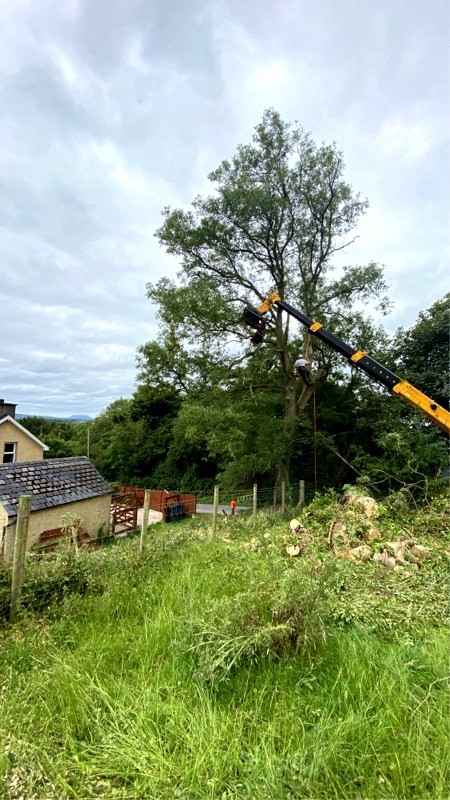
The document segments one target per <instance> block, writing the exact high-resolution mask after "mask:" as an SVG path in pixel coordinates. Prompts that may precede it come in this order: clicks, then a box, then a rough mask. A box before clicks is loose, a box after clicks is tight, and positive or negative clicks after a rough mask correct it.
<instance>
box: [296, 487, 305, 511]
mask: <svg viewBox="0 0 450 800" xmlns="http://www.w3.org/2000/svg"><path fill="white" fill-rule="evenodd" d="M304 505H305V481H299V482H298V504H297V507H298V508H303V506H304Z"/></svg>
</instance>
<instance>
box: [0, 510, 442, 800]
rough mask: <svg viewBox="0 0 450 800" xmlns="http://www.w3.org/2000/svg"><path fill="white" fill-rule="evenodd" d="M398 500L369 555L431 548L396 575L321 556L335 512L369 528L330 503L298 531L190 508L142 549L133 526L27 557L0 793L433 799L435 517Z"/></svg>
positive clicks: (5, 661)
mask: <svg viewBox="0 0 450 800" xmlns="http://www.w3.org/2000/svg"><path fill="white" fill-rule="evenodd" d="M398 500H399V497H397V498H394V499H393V500H391V501H390V503H389V505H384V506H381V507H380V508H379V509H378V515H377V517H376V522H375V523H373V521H372V523H371V524H376V526H377V529H378V530H379V532H380V534H381V539H377V540H376V541H374V542H373V543H372V544H371V549H372V551H377V550H378V551H381V550H382V549H383V547H384V545H383V542H386V541H390V542H392V541H395V540H399V539H405V540H406V539H408V540H410V541H411V540H414V541H416V542H417V543H418V544H421V545H425V546H426V547H427V548H429V549H428V550H427V551H426V553H427V555H426V558H425V559H424V560H421V559H416V562H417V563H414V560H413V561H410V562H405V563H404V564H402V565H401V566H397V567H396V568H395V569H388V568H387V567H386V566H384V565H383V564H381V563H377V562H376V561H374V560H373V559H371V560H367V561H353V560H350V559H349V558H346V557H338V556H337V555H336V554H335V553H333V552H331V550H330V548H329V546H328V544H327V540H328V537H329V531H330V526H331V524H332V522H333V520H334V519H336V518H340V519H343V515H344V517H345V524H346V536H347V539H348V541H347V542H346V543H345V544H347V545H349V546H350V547H352V546H355V544H356V545H357V544H358V543H359V544H361V542H362V540H363V537H365V536H366V533H367V522H366V521H365V520H364V519H362V517H361V516H360V515H359V514H358V513H357V512H356V511H354V510H353V511H351V512H350V511H345V510H343V509H342V507H341V506H339V505H338V504H337V501H336V498H334V497H333V496H332V495H330V496H327V497H321V498H317V499H316V500H315V501H314V503H313V504H312V505H310V506H309V507H308V509H307V510H306V511H304V512H302V515H301V516H300V517H299V518H300V520H301V522H302V524H303V529H302V530H301V531H300V532H297V533H294V532H291V530H290V527H289V519H290V518H289V517H285V518H283V517H281V516H280V515H279V514H272V515H270V514H266V515H260V516H258V517H257V518H255V519H253V518H251V517H248V518H247V517H244V516H237V517H235V518H233V519H229V520H228V524H223V523H222V522H221V523H220V525H219V527H218V532H217V536H216V537H215V538H212V537H211V530H210V524H211V522H210V520H201V519H193V520H188V521H186V522H183V523H179V524H178V525H174V526H168V525H163V524H159V525H155V526H153V527H151V528H150V529H149V533H148V539H147V544H146V551H145V555H144V558H143V560H141V561H140V560H139V547H138V540H137V538H133V539H126V540H121V541H116V542H115V543H114V544H113V545H111V546H109V547H106V548H104V549H102V550H100V551H97V552H93V553H83V552H80V553H79V555H78V556H75V555H74V554H72V553H70V552H69V551H65V552H63V553H62V554H61V555H60V556H58V557H57V558H56V559H53V560H52V561H49V562H39V563H30V564H29V566H28V567H27V577H26V580H27V582H26V586H25V589H24V604H25V615H24V618H23V620H22V621H21V622H20V623H19V624H17V625H15V626H14V627H11V626H9V625H8V624H7V623H6V622H4V623H2V624H1V625H0V797H2V798H8V800H12V798H15V799H16V800H17V799H18V798H26V800H38V799H39V800H44V799H46V800H50V798H51V800H59V799H61V800H62V799H63V798H64V799H66V798H80V799H81V798H83V800H85V799H86V800H87V799H89V800H90V799H91V798H98V797H103V798H111V799H115V798H123V800H125V798H127V799H129V800H144V798H145V799H148V800H160V799H161V800H163V798H164V799H167V800H174V798H186V799H189V800H200V799H202V800H203V799H206V798H211V799H212V798H214V799H215V798H217V799H218V800H296V799H297V798H304V799H305V800H306V799H308V800H321V799H322V798H323V800H331V799H332V798H339V799H340V800H341V799H342V800H350V799H351V798H357V800H369V799H370V800H375V798H376V799H377V800H388V799H389V800H392V799H393V798H404V799H405V800H406V798H420V799H421V800H422V798H429V799H430V800H439V799H441V800H448V798H449V796H450V781H449V774H448V764H449V763H450V758H449V752H448V740H449V736H448V734H449V710H450V703H449V680H448V672H449V669H448V667H449V664H448V654H449V638H448V627H447V611H448V607H447V601H448V600H447V599H448V589H449V587H448V566H449V557H450V543H449V537H448V532H447V531H446V525H447V520H448V515H447V510H446V507H445V501H444V499H443V498H436V499H435V500H433V501H432V502H430V503H429V504H427V505H426V506H424V507H422V508H410V507H407V506H406V505H405V504H404V503H403V501H401V502H398V503H397V501H398ZM400 500H401V497H400ZM296 543H297V544H298V543H300V545H301V548H302V550H301V554H300V555H299V556H298V557H295V558H294V557H289V555H287V552H286V547H287V546H289V545H292V544H296ZM343 548H344V543H343ZM342 552H344V549H343V550H342ZM7 578H8V576H7V574H6V573H5V572H3V573H0V608H2V607H3V609H5V606H6V596H7ZM2 604H3V605H2Z"/></svg>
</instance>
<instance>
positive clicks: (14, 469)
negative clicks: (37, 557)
mask: <svg viewBox="0 0 450 800" xmlns="http://www.w3.org/2000/svg"><path fill="white" fill-rule="evenodd" d="M24 494H26V495H31V515H30V524H29V529H28V539H27V550H31V549H35V548H36V547H38V546H39V544H40V542H42V540H44V539H46V538H47V537H48V536H49V535H55V536H57V535H58V531H59V530H60V528H61V521H62V517H63V516H64V514H66V513H67V512H71V513H73V514H76V515H77V516H79V517H80V518H81V523H80V525H81V528H82V530H83V531H85V532H86V533H87V534H88V535H89V536H90V537H92V538H96V537H97V536H98V534H99V531H100V530H102V529H103V530H105V531H106V530H108V528H109V524H110V514H111V496H112V489H111V487H110V486H109V484H108V483H106V481H105V480H104V479H103V478H102V476H101V475H100V473H99V472H98V471H97V470H96V468H95V467H94V465H93V464H91V462H90V461H89V459H88V458H86V457H85V456H80V457H74V458H52V459H45V460H41V461H37V460H36V461H33V460H30V461H24V462H14V463H9V464H2V465H0V536H1V543H0V557H3V558H4V559H6V560H10V559H11V558H12V556H13V552H14V541H15V532H16V522H17V507H18V502H19V497H20V495H24Z"/></svg>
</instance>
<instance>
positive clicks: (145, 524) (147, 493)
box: [139, 489, 150, 556]
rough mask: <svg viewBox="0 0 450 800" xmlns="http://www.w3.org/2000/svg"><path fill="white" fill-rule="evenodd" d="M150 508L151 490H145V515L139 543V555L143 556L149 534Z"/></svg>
mask: <svg viewBox="0 0 450 800" xmlns="http://www.w3.org/2000/svg"><path fill="white" fill-rule="evenodd" d="M149 508H150V489H146V490H145V494H144V513H143V515H142V526H141V539H140V542H139V555H140V556H142V553H143V552H144V545H145V537H146V534H147V528H148V511H149Z"/></svg>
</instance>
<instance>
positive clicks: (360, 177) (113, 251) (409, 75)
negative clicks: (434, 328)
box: [0, 0, 450, 416]
mask: <svg viewBox="0 0 450 800" xmlns="http://www.w3.org/2000/svg"><path fill="white" fill-rule="evenodd" d="M448 9H449V4H448V0H0V97H1V110H2V124H1V125H0V174H1V180H0V273H1V281H0V315H1V329H0V342H1V347H0V397H2V398H4V399H5V400H6V401H8V402H13V403H17V404H18V408H17V411H18V412H19V413H31V414H52V415H62V416H70V415H71V414H75V413H83V414H90V415H95V414H97V413H99V412H100V411H101V410H102V409H104V408H105V407H106V406H107V405H108V404H109V403H111V402H112V401H113V400H115V399H117V398H118V397H130V396H131V394H132V392H133V388H134V381H135V377H136V364H135V357H136V348H137V347H138V346H139V345H140V344H143V343H144V342H146V341H148V340H149V339H152V338H154V336H155V335H156V333H157V327H156V323H155V310H154V308H153V307H152V305H151V303H150V302H149V300H148V299H147V297H146V289H145V284H146V282H147V281H149V280H151V281H156V280H157V279H158V278H159V277H160V276H162V275H175V274H176V271H177V264H176V262H175V260H174V259H173V258H172V257H169V256H168V255H166V254H165V252H164V251H163V250H162V248H161V247H160V246H159V244H158V242H157V240H156V239H155V238H154V235H153V234H154V231H155V229H156V228H157V227H158V226H159V225H160V222H161V216H160V213H161V209H162V208H163V207H164V206H166V205H171V206H186V205H187V204H189V203H190V201H191V200H192V199H193V198H194V197H195V195H196V194H198V193H203V192H206V191H209V186H208V181H207V177H206V176H207V174H208V172H209V171H210V170H211V169H213V168H215V167H216V166H218V164H219V163H220V162H221V161H222V160H223V159H224V158H227V157H230V156H231V155H232V154H233V153H234V151H235V149H236V146H237V144H238V143H240V142H247V141H249V140H250V139H251V136H252V133H253V128H254V127H255V125H257V124H258V122H259V121H260V119H261V117H262V114H263V112H264V110H265V109H266V108H268V107H274V108H275V109H276V110H278V111H279V112H280V113H281V115H282V117H283V119H284V120H285V121H294V120H298V121H299V122H300V123H301V124H302V125H303V126H304V128H305V129H306V130H308V131H310V132H311V134H312V136H313V137H314V139H315V140H316V141H318V142H321V141H325V142H331V141H333V140H335V141H336V142H337V145H338V147H339V148H340V149H342V150H343V153H344V158H345V162H346V165H347V169H346V178H347V180H348V181H349V182H350V183H351V184H352V185H353V188H354V190H355V191H359V192H361V194H362V195H363V196H367V197H368V198H369V201H370V209H369V211H368V213H367V215H366V216H365V218H364V220H363V221H362V223H361V224H360V225H359V230H358V233H359V234H360V238H359V239H358V240H357V242H356V243H355V244H354V245H352V247H351V248H350V249H349V250H348V251H347V261H348V263H359V264H364V263H367V262H368V261H369V260H374V261H377V262H380V263H382V264H384V265H385V274H386V278H387V280H388V283H389V284H390V286H391V291H390V293H391V297H392V299H393V301H394V303H395V307H394V311H393V313H392V314H391V315H390V317H388V318H387V320H386V321H385V324H386V326H387V327H388V329H389V330H391V331H394V330H395V329H396V328H397V327H398V326H399V325H404V326H406V327H409V326H411V325H412V324H413V323H414V322H415V320H416V319H417V315H418V313H419V311H421V310H424V309H426V308H428V307H429V306H430V305H431V304H432V303H433V302H435V301H436V300H437V299H439V298H441V297H442V296H443V294H444V293H445V292H446V291H448V274H449V271H448V261H449V249H450V248H449V236H448V215H449V209H450V204H449V177H450V174H449V120H450V114H449V110H450V109H449V96H450V92H449V60H448V48H449V16H448ZM287 299H289V298H287ZM355 344H357V343H355Z"/></svg>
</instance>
